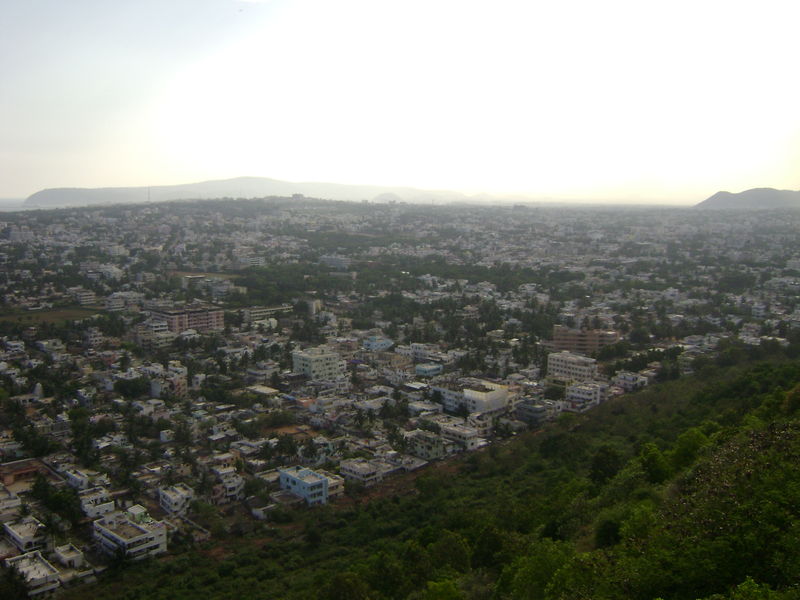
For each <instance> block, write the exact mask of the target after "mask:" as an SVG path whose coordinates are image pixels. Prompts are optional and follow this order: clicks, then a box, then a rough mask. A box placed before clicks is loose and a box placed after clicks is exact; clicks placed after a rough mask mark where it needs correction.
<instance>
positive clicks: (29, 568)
mask: <svg viewBox="0 0 800 600" xmlns="http://www.w3.org/2000/svg"><path fill="white" fill-rule="evenodd" d="M5 563H6V566H7V567H8V568H9V569H14V570H15V571H16V572H17V573H19V574H20V576H21V577H22V579H23V580H24V581H25V587H26V588H28V597H29V598H35V597H37V596H41V595H43V594H47V593H48V592H52V591H54V590H55V589H56V588H58V587H59V585H60V583H59V580H58V570H57V569H56V568H55V567H54V566H53V565H51V564H50V563H49V562H48V561H47V560H46V559H45V558H44V557H43V556H42V553H41V552H39V551H38V550H36V551H33V552H27V553H25V554H21V555H19V556H15V557H14V558H8V559H6V561H5Z"/></svg>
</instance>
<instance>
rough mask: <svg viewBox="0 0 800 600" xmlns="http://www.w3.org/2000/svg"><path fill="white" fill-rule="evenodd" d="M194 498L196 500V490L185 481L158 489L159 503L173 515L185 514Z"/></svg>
mask: <svg viewBox="0 0 800 600" xmlns="http://www.w3.org/2000/svg"><path fill="white" fill-rule="evenodd" d="M192 500H194V490H193V489H192V488H190V487H189V486H188V485H186V484H185V483H176V484H175V485H171V486H169V487H167V488H161V489H159V490H158V503H159V504H160V505H161V508H163V509H164V510H165V511H166V512H168V513H170V514H172V515H178V516H183V515H185V514H186V512H187V511H188V510H189V506H190V505H191V504H192Z"/></svg>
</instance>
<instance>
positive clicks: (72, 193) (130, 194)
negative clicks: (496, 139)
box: [25, 177, 468, 208]
mask: <svg viewBox="0 0 800 600" xmlns="http://www.w3.org/2000/svg"><path fill="white" fill-rule="evenodd" d="M295 194H302V195H303V196H308V197H311V198H324V199H326V200H354V201H360V200H370V201H378V202H390V201H392V200H394V201H405V202H451V201H463V200H466V199H468V197H467V196H466V195H464V194H461V193H458V192H451V191H443V190H420V189H416V188H410V187H390V186H374V185H348V184H341V183H294V182H290V181H280V180H277V179H269V178H267V177H237V178H234V179H222V180H213V181H203V182H200V183H187V184H180V185H159V186H151V187H146V186H145V187H108V188H50V189H45V190H41V191H39V192H36V193H35V194H32V195H31V196H29V197H28V198H27V199H26V200H25V206H26V207H37V206H38V207H42V208H50V207H58V206H85V205H93V204H127V203H133V202H165V201H169V200H202V199H211V198H228V197H230V198H265V197H269V196H281V197H287V196H293V195H295Z"/></svg>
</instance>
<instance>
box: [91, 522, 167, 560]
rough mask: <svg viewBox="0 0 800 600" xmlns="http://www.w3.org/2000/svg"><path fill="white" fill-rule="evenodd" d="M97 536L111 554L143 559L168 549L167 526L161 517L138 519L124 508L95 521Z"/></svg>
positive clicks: (100, 545)
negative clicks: (142, 521)
mask: <svg viewBox="0 0 800 600" xmlns="http://www.w3.org/2000/svg"><path fill="white" fill-rule="evenodd" d="M93 527H94V539H95V541H96V542H97V543H98V545H99V547H100V549H101V550H102V551H103V552H105V553H106V554H110V555H112V556H117V555H120V554H121V555H123V556H125V557H126V558H130V559H131V560H141V559H143V558H146V557H148V556H156V555H158V554H163V553H165V552H166V551H167V526H166V524H165V523H164V522H162V521H151V522H146V523H135V522H133V521H132V520H131V519H130V518H128V515H126V514H125V513H122V512H113V513H109V514H107V515H106V516H104V517H103V518H101V519H98V520H97V521H95V522H94V524H93Z"/></svg>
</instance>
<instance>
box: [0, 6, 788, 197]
mask: <svg viewBox="0 0 800 600" xmlns="http://www.w3.org/2000/svg"><path fill="white" fill-rule="evenodd" d="M794 10H795V6H794V4H793V3H792V2H788V1H782V0H776V1H774V2H769V3H766V5H764V4H762V5H759V6H758V7H755V6H732V5H730V3H725V2H722V1H719V0H713V1H710V2H707V3H703V4H702V5H701V6H698V5H697V4H696V3H690V2H688V1H686V0H681V1H679V2H675V3H672V4H670V5H669V6H664V7H653V6H645V5H642V4H641V3H637V2H634V1H633V0H613V1H612V2H611V3H610V4H605V5H603V6H599V5H596V3H592V2H589V1H588V0H573V1H572V2H569V3H564V4H558V5H554V4H552V3H545V2H533V3H530V2H521V1H515V0H507V1H502V2H500V3H497V4H494V5H492V7H491V8H489V7H487V6H486V5H484V4H482V3H472V2H467V3H463V2H459V3H456V2H454V1H451V0H442V1H441V2H437V3H435V4H434V5H431V4H430V3H422V2H420V1H417V0H412V1H407V2H403V3H399V2H386V3H370V2H366V1H365V0H344V1H343V2H340V3H336V4H335V5H331V4H330V3H325V2H322V1H320V0H306V1H304V2H288V1H287V0H247V1H245V0H175V2H171V3H169V4H167V5H164V4H163V3H160V2H156V1H155V0H143V1H142V2H139V3H136V4H135V5H123V6H120V5H108V4H107V3H102V2H97V1H96V0H83V1H82V2H79V3H70V4H64V3H61V2H57V1H56V0H40V1H39V2H37V3H16V4H14V5H12V6H8V7H5V16H7V17H8V19H7V22H13V23H15V27H14V28H13V30H9V31H7V32H5V33H6V34H5V35H4V36H2V38H0V50H2V51H3V53H4V55H6V56H11V57H14V58H15V60H13V61H6V63H4V64H2V65H0V76H1V77H2V78H3V81H4V83H5V84H6V86H5V87H6V91H5V93H4V94H3V97H2V98H0V114H3V115H4V118H3V119H2V120H0V157H2V160H1V161H0V197H3V198H9V199H18V198H19V199H24V198H27V197H28V196H30V195H31V194H33V193H35V192H37V191H40V190H42V189H49V188H58V187H76V188H101V187H143V186H156V185H159V186H160V185H180V184H186V183H190V182H199V181H205V180H220V179H229V178H235V177H239V176H241V173H268V174H269V175H268V177H270V178H275V179H278V180H282V181H292V182H330V183H345V184H351V185H379V186H390V187H400V186H403V187H414V188H419V189H428V190H449V191H453V192H459V193H464V194H467V195H470V196H474V195H480V194H488V195H492V196H514V197H527V198H531V199H534V200H536V199H541V198H546V199H547V201H555V202H569V201H581V202H593V203H595V202H599V203H603V202H609V201H613V202H622V203H645V204H647V203H658V204H664V203H666V204H675V205H690V204H695V203H697V202H700V201H702V200H704V199H705V198H707V197H709V196H710V195H712V194H714V193H716V192H717V191H720V190H738V191H741V190H747V189H752V188H758V187H774V188H777V189H790V190H796V189H800V180H798V176H797V173H796V165H797V163H798V160H800V115H798V114H797V112H796V110H795V107H796V106H797V105H798V103H800V90H798V88H797V86H795V85H794V83H793V79H792V77H791V73H793V70H794V66H793V64H792V60H793V57H794V43H793V39H794V37H793V36H794V32H793V31H792V27H793V23H794V19H792V18H791V16H793V15H794ZM43 15H46V16H47V18H42V16H43ZM675 40H680V43H676V41H675ZM742 40H747V43H743V42H742ZM765 89H768V90H769V93H768V94H767V93H764V91H763V90H765Z"/></svg>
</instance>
